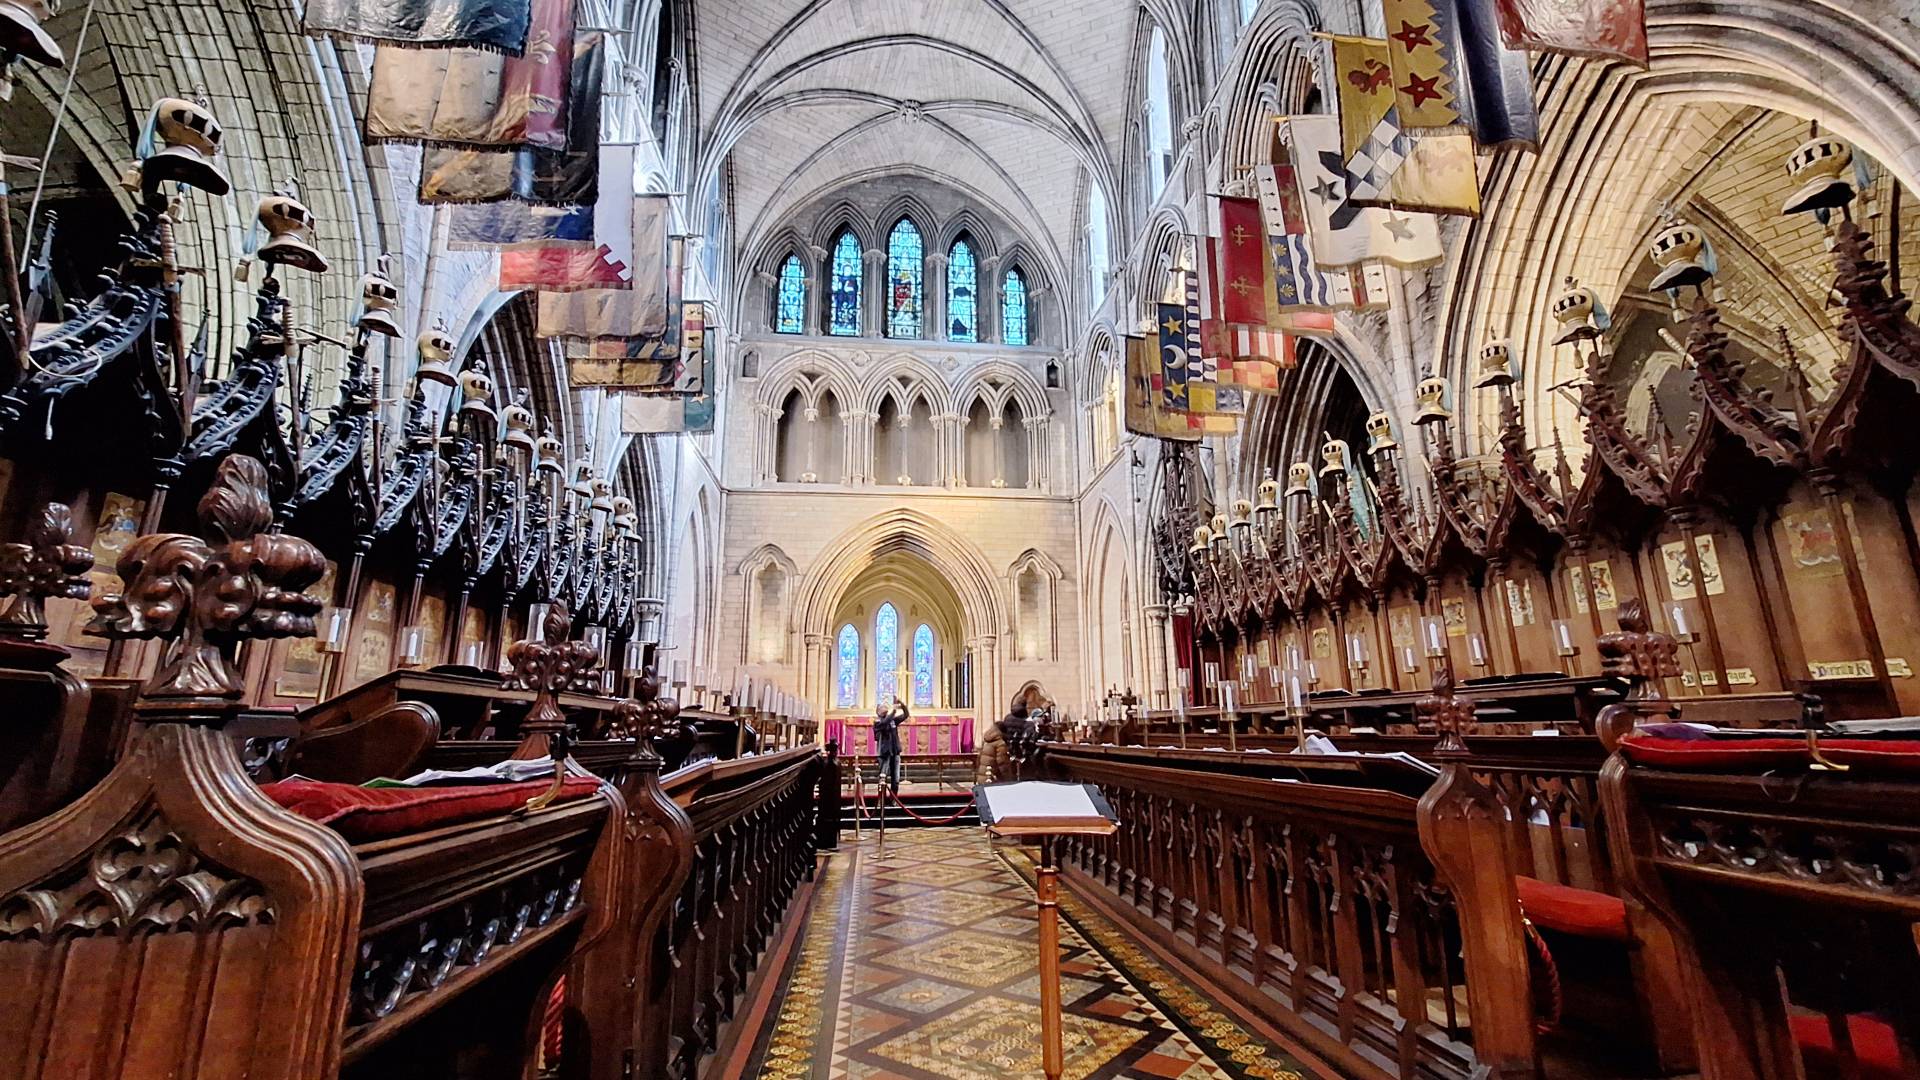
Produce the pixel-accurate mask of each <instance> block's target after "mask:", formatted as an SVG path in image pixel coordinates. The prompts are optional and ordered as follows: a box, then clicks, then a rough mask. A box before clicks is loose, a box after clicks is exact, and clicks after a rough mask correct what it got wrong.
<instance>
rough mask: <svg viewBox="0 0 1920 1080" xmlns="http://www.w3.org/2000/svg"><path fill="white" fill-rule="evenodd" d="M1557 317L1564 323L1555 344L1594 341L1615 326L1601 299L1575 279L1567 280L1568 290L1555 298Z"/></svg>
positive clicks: (1558, 320) (1560, 322) (1555, 314)
mask: <svg viewBox="0 0 1920 1080" xmlns="http://www.w3.org/2000/svg"><path fill="white" fill-rule="evenodd" d="M1553 318H1554V321H1555V322H1558V323H1559V324H1560V333H1559V334H1558V335H1557V336H1555V337H1554V339H1553V343H1554V344H1555V345H1565V344H1568V343H1570V342H1574V341H1591V340H1593V339H1594V338H1597V337H1599V336H1600V335H1601V334H1603V333H1605V332H1606V331H1607V328H1608V327H1609V326H1610V325H1612V322H1611V320H1610V319H1609V318H1608V316H1607V309H1606V306H1605V305H1603V304H1601V303H1600V297H1599V296H1597V295H1595V293H1594V291H1593V290H1592V289H1589V288H1587V287H1586V286H1585V285H1581V284H1579V283H1578V282H1576V281H1574V280H1573V279H1572V278H1568V279H1567V289H1566V291H1565V292H1563V293H1561V294H1560V295H1559V296H1556V297H1554V298H1553Z"/></svg>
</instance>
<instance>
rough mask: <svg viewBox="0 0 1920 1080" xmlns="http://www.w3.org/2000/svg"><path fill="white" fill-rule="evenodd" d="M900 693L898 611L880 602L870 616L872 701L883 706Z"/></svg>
mask: <svg viewBox="0 0 1920 1080" xmlns="http://www.w3.org/2000/svg"><path fill="white" fill-rule="evenodd" d="M899 692H900V613H899V612H898V611H895V610H894V608H893V605H892V604H881V605H880V610H879V611H878V612H876V613H875V614H874V616H873V701H874V704H876V705H885V704H886V703H887V702H889V701H892V700H893V696H894V695H895V694H898V693H899Z"/></svg>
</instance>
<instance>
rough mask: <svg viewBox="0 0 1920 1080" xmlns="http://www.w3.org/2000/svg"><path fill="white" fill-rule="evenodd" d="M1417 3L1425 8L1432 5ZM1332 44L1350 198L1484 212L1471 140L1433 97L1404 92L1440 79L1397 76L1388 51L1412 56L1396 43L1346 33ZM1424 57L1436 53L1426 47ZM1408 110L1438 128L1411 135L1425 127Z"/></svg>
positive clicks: (1431, 210)
mask: <svg viewBox="0 0 1920 1080" xmlns="http://www.w3.org/2000/svg"><path fill="white" fill-rule="evenodd" d="M1413 2H1417V3H1419V4H1420V5H1421V6H1422V7H1425V5H1426V0H1413ZM1389 25H1391V23H1389ZM1403 36H1408V37H1412V36H1413V35H1411V34H1403ZM1331 40H1332V42H1333V57H1334V70H1335V72H1336V73H1337V74H1338V76H1339V78H1338V85H1339V92H1340V152H1341V154H1342V155H1343V157H1344V158H1345V160H1346V168H1347V187H1348V190H1349V191H1350V192H1351V198H1352V200H1353V201H1354V202H1355V203H1357V204H1359V205H1362V206H1391V207H1397V208H1399V209H1402V210H1418V211H1423V212H1427V213H1458V214H1470V215H1478V214H1479V213H1480V180H1479V173H1478V170H1477V169H1476V167H1475V165H1474V156H1473V138H1472V136H1470V135H1468V134H1467V133H1466V131H1465V130H1464V129H1461V128H1459V127H1458V126H1457V125H1458V124H1459V119H1460V118H1459V116H1458V115H1457V114H1456V113H1453V112H1451V111H1450V110H1437V109H1435V108H1434V103H1433V101H1432V100H1431V99H1429V98H1423V97H1421V96H1420V95H1418V94H1414V95H1409V94H1408V93H1407V92H1406V87H1407V86H1408V85H1411V86H1413V87H1414V88H1415V89H1417V90H1430V88H1431V84H1432V82H1433V80H1434V79H1436V78H1441V77H1442V75H1431V76H1427V77H1421V76H1418V75H1414V76H1411V82H1407V81H1406V80H1403V79H1401V78H1398V77H1397V76H1396V73H1397V67H1393V66H1390V65H1389V63H1388V60H1389V55H1390V54H1391V55H1399V54H1401V53H1405V51H1406V50H1405V49H1404V48H1402V47H1401V46H1400V45H1399V43H1398V41H1397V40H1391V41H1389V40H1381V39H1378V38H1360V37H1345V36H1334V37H1332V38H1331ZM1415 40H1420V39H1418V38H1415ZM1390 46H1391V48H1390ZM1418 55H1419V56H1422V57H1431V56H1435V55H1437V53H1435V51H1434V50H1433V49H1430V48H1423V49H1421V50H1420V51H1419V53H1418ZM1435 63H1436V64H1437V61H1435ZM1435 70H1436V71H1438V70H1439V69H1438V67H1435ZM1448 101H1449V102H1450V101H1451V95H1449V96H1448ZM1416 103H1418V104H1416ZM1410 110H1421V111H1422V112H1423V115H1424V117H1425V120H1426V121H1427V122H1428V125H1429V126H1430V127H1432V128H1433V129H1434V130H1430V131H1428V132H1426V133H1423V134H1419V135H1413V134H1409V132H1408V130H1407V129H1408V128H1411V127H1416V126H1419V125H1415V124H1413V123H1411V122H1409V121H1408V120H1407V117H1408V116H1409V115H1411V114H1412V113H1411V112H1410Z"/></svg>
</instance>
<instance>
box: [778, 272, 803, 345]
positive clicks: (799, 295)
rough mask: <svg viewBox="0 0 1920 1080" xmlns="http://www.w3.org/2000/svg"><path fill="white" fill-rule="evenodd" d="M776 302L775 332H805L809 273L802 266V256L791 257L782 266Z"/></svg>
mask: <svg viewBox="0 0 1920 1080" xmlns="http://www.w3.org/2000/svg"><path fill="white" fill-rule="evenodd" d="M776 301H777V302H776V316H775V319H774V325H773V328H774V331H775V332H777V333H781V334H798V333H801V332H802V331H804V330H805V329H806V320H807V271H806V268H805V267H804V266H801V265H800V256H798V255H789V256H787V261H786V262H785V263H782V264H781V266H780V284H779V293H778V296H777V297H776Z"/></svg>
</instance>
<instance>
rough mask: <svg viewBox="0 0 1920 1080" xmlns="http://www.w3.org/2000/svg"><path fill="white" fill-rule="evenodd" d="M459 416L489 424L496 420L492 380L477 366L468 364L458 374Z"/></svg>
mask: <svg viewBox="0 0 1920 1080" xmlns="http://www.w3.org/2000/svg"><path fill="white" fill-rule="evenodd" d="M460 415H461V416H462V417H472V418H473V419H474V420H476V421H484V422H486V423H489V424H490V423H493V422H494V420H496V419H497V417H496V416H495V415H494V411H493V380H492V379H491V378H489V377H488V376H487V373H486V372H484V371H482V370H480V367H479V365H478V364H469V365H468V366H467V369H466V370H465V371H462V372H461V373H460Z"/></svg>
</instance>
